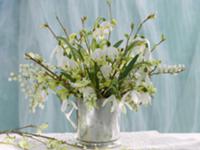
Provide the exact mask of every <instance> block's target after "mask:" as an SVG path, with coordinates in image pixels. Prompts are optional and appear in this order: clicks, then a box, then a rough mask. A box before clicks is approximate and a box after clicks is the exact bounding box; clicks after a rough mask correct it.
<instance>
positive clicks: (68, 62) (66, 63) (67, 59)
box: [62, 57, 78, 68]
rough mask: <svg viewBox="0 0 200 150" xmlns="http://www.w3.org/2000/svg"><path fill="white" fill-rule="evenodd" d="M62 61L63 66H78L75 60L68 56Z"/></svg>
mask: <svg viewBox="0 0 200 150" xmlns="http://www.w3.org/2000/svg"><path fill="white" fill-rule="evenodd" d="M62 63H63V64H62V66H64V65H67V66H68V67H69V68H76V67H77V66H78V65H77V63H76V62H75V61H74V60H72V59H69V58H68V57H64V59H63V62H62Z"/></svg>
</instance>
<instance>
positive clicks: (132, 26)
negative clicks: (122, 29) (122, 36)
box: [131, 22, 134, 30]
mask: <svg viewBox="0 0 200 150" xmlns="http://www.w3.org/2000/svg"><path fill="white" fill-rule="evenodd" d="M133 29H134V23H133V22H132V23H131V30H133Z"/></svg>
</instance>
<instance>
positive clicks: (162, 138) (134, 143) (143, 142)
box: [0, 131, 200, 150]
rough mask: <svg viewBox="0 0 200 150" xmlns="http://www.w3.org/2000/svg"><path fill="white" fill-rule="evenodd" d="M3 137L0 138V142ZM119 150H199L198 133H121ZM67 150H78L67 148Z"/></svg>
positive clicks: (8, 149) (37, 148)
mask: <svg viewBox="0 0 200 150" xmlns="http://www.w3.org/2000/svg"><path fill="white" fill-rule="evenodd" d="M46 135H47V136H52V137H56V138H58V139H62V140H67V139H70V138H71V137H73V136H74V134H73V133H62V134H59V133H57V134H46ZM2 139H3V136H0V141H1V140H2ZM120 141H121V145H122V146H121V148H117V149H115V150H200V133H187V134H176V133H173V134H172V133H167V134H166V133H159V132H157V131H145V132H124V133H121V139H120ZM0 150H18V149H17V148H15V147H12V146H10V145H2V144H0ZM33 150H44V147H43V146H42V145H40V144H39V143H35V144H34V148H33ZM68 150H79V149H78V148H72V147H70V146H69V148H68Z"/></svg>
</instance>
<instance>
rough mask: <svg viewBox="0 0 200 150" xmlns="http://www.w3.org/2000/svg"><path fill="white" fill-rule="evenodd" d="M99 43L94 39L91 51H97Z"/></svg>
mask: <svg viewBox="0 0 200 150" xmlns="http://www.w3.org/2000/svg"><path fill="white" fill-rule="evenodd" d="M97 45H98V44H97V41H96V39H92V43H91V49H92V50H95V49H96V48H97Z"/></svg>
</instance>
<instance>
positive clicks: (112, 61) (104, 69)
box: [9, 2, 185, 111]
mask: <svg viewBox="0 0 200 150" xmlns="http://www.w3.org/2000/svg"><path fill="white" fill-rule="evenodd" d="M108 5H109V6H110V3H109V2H108ZM56 18H57V21H58V23H59V25H60V26H61V28H62V29H63V31H64V34H65V36H58V35H56V33H54V31H53V30H52V28H51V27H50V26H49V25H48V24H44V25H43V27H44V28H46V29H48V30H49V31H50V32H51V33H52V35H53V36H54V37H55V39H56V40H57V42H58V45H57V47H56V48H55V50H54V51H53V57H54V58H56V60H57V64H56V65H55V64H50V63H48V62H46V61H45V60H44V58H43V57H42V56H41V55H39V54H35V53H33V52H28V53H26V54H25V58H26V59H28V60H31V61H32V62H33V63H32V64H21V65H20V69H19V74H14V73H12V74H11V78H10V79H9V80H19V81H20V83H21V84H20V85H21V87H22V90H23V91H24V92H25V94H26V96H27V97H28V98H29V99H30V104H31V109H32V110H33V111H34V110H35V108H36V107H37V106H39V107H43V105H44V102H45V98H46V96H47V95H48V94H49V92H50V91H53V92H54V93H55V94H56V95H57V96H58V97H59V98H60V100H61V102H62V104H63V107H62V108H63V111H65V107H67V106H68V105H71V106H72V108H74V109H76V108H77V106H76V103H74V99H73V98H72V99H73V100H72V99H71V98H70V97H75V98H76V100H81V101H83V102H84V103H85V104H87V106H88V108H94V107H97V103H96V102H97V100H98V99H104V105H105V104H106V103H112V105H113V107H112V109H114V108H115V105H116V104H120V106H121V107H122V110H123V111H126V109H125V108H126V106H127V107H128V108H130V109H131V110H137V109H138V108H139V106H141V105H147V104H149V103H151V97H152V96H153V95H154V94H155V92H156V88H155V87H154V85H153V83H152V81H151V77H152V76H153V75H158V74H163V73H164V74H165V73H169V74H177V73H179V72H181V71H183V70H184V68H185V67H184V66H183V65H173V66H166V65H161V60H158V59H153V58H152V57H151V54H152V53H153V52H154V50H155V49H156V48H157V46H158V45H160V44H161V43H162V42H163V41H165V37H164V36H163V35H162V36H161V40H160V41H159V42H158V43H157V44H155V45H154V46H152V47H151V46H150V43H149V41H148V40H147V39H146V38H145V37H144V36H143V35H140V34H139V33H140V30H141V28H142V26H143V24H144V23H145V22H147V21H148V20H151V19H154V18H155V14H150V15H149V16H147V17H146V18H145V19H144V20H143V21H142V22H141V23H139V24H138V27H137V28H136V29H135V27H134V24H133V23H131V25H130V33H128V34H127V33H126V34H125V36H124V37H122V39H120V40H119V41H116V43H112V42H111V40H110V38H111V34H112V32H113V30H114V28H115V26H116V25H117V21H116V20H115V19H113V18H112V14H111V13H110V18H109V19H106V18H104V17H98V18H97V19H96V20H95V22H94V24H93V26H92V27H91V28H86V27H85V22H86V21H87V17H85V16H84V17H82V18H81V22H82V29H81V30H80V31H78V32H77V33H71V34H69V33H68V31H67V29H66V28H65V27H64V25H63V24H62V22H61V21H60V19H59V18H58V17H56ZM111 111H113V110H111Z"/></svg>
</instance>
